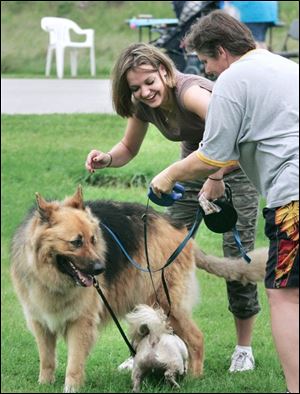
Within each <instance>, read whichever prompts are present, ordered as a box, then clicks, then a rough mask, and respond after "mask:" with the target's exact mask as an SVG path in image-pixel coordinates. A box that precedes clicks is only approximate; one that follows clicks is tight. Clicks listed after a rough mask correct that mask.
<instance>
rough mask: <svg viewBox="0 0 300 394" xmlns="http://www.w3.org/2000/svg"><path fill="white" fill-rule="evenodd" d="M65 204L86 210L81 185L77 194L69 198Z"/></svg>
mask: <svg viewBox="0 0 300 394" xmlns="http://www.w3.org/2000/svg"><path fill="white" fill-rule="evenodd" d="M64 204H65V205H68V206H70V207H72V208H77V209H84V202H83V193H82V186H81V185H78V188H77V190H76V192H75V194H74V195H73V196H72V197H69V198H67V199H66V200H65V201H64Z"/></svg>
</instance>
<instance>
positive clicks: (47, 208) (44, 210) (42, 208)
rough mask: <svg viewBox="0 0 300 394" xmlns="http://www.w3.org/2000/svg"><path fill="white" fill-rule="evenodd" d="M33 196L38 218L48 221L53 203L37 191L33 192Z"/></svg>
mask: <svg viewBox="0 0 300 394" xmlns="http://www.w3.org/2000/svg"><path fill="white" fill-rule="evenodd" d="M35 198H36V202H37V208H38V213H39V215H40V218H41V219H42V221H45V222H49V219H50V216H51V212H52V210H53V204H51V203H49V202H47V201H46V200H45V199H44V198H43V197H42V196H41V195H40V194H39V193H35Z"/></svg>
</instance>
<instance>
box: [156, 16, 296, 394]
mask: <svg viewBox="0 0 300 394" xmlns="http://www.w3.org/2000/svg"><path fill="white" fill-rule="evenodd" d="M186 42H187V45H188V47H189V48H190V50H193V51H196V52H197V54H198V56H199V58H200V60H201V61H203V62H204V64H205V68H206V71H207V72H210V73H215V74H217V75H219V77H218V79H217V82H216V83H215V85H214V90H213V94H212V99H211V102H210V106H209V110H208V114H207V118H206V124H205V132H204V137H203V141H202V142H201V144H200V146H199V149H198V151H195V152H193V153H192V154H190V155H189V156H188V157H187V158H185V159H183V160H181V161H179V162H177V163H174V164H172V165H171V166H169V167H168V168H166V169H165V170H164V171H162V172H161V173H160V174H158V175H157V176H156V177H155V178H154V179H153V180H152V183H151V185H152V189H153V191H154V192H155V193H156V194H157V195H158V196H160V194H161V193H169V192H170V191H171V190H172V188H173V186H174V184H175V182H176V181H179V182H182V181H187V180H192V179H199V178H200V177H202V178H205V177H207V176H209V175H210V174H211V173H213V172H215V171H216V170H217V169H218V168H226V166H228V165H230V166H231V165H233V164H234V163H236V162H237V161H238V162H239V163H240V165H241V167H242V168H243V170H244V172H245V173H246V175H247V176H248V177H249V179H250V180H251V181H252V182H253V184H254V185H255V187H256V188H257V190H258V191H259V192H260V193H261V194H262V195H263V196H264V197H265V198H266V208H264V210H263V214H264V218H265V233H266V235H267V236H268V238H269V240H270V243H269V258H268V261H267V267H266V276H265V287H266V292H267V295H268V300H269V305H270V311H271V326H272V334H273V338H274V341H275V345H276V349H277V352H278V355H279V359H280V362H281V365H282V368H283V372H284V375H285V379H286V383H287V387H288V391H287V392H292V393H299V243H298V242H299V88H298V86H299V69H298V64H296V63H294V62H293V61H291V60H288V59H285V58H283V57H281V56H278V55H275V54H273V53H271V52H269V51H267V50H264V49H255V50H253V45H254V42H253V37H252V35H251V33H250V31H249V29H248V28H247V27H246V26H245V25H244V24H242V23H240V22H239V21H237V20H236V19H235V18H232V17H231V16H229V15H227V14H226V13H224V12H222V11H214V12H212V13H211V14H209V15H208V16H206V17H204V18H202V19H201V20H199V22H197V24H195V25H194V27H193V29H192V31H191V33H190V35H189V37H188V38H187V40H186Z"/></svg>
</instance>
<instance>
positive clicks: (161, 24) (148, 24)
mask: <svg viewBox="0 0 300 394" xmlns="http://www.w3.org/2000/svg"><path fill="white" fill-rule="evenodd" d="M126 23H127V24H128V25H129V27H130V28H131V29H138V33H139V41H142V40H143V29H148V41H149V42H150V41H151V38H152V32H153V31H154V30H155V29H157V31H158V29H163V28H165V27H175V26H177V25H178V19H177V18H144V17H142V18H141V17H138V18H131V19H127V20H126Z"/></svg>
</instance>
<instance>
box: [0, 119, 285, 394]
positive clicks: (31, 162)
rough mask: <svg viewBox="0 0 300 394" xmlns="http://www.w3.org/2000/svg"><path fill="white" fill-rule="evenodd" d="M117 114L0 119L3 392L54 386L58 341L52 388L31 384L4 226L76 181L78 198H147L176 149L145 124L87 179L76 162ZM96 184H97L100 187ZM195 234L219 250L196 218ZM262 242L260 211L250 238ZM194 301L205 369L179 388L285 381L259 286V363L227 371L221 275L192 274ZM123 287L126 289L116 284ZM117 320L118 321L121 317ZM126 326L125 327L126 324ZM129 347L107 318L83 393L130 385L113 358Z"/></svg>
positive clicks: (153, 389) (249, 389) (61, 357)
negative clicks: (119, 156)
mask: <svg viewBox="0 0 300 394" xmlns="http://www.w3.org/2000/svg"><path fill="white" fill-rule="evenodd" d="M124 125H125V121H124V120H122V119H120V118H117V117H115V116H107V115H50V116H44V115H43V116H38V115H36V116H3V117H2V145H1V150H2V156H1V157H2V162H1V164H2V166H1V168H2V173H1V175H2V204H1V211H2V222H1V246H2V247H1V310H2V316H1V319H2V320H1V322H2V324H1V392H3V393H4V392H6V393H12V392H20V393H21V392H29V393H30V392H32V393H33V392H34V393H56V392H57V393H58V392H61V390H62V387H63V383H64V374H65V367H66V346H65V344H64V343H63V341H60V342H59V347H58V353H57V359H58V368H57V379H56V383H55V384H54V385H53V386H50V385H46V386H39V385H38V383H37V379H38V369H39V360H38V353H37V349H36V345H35V342H34V338H33V336H32V335H31V334H30V333H29V331H28V330H27V328H26V324H25V320H24V317H23V313H22V310H21V307H20V304H19V302H18V301H17V298H16V296H15V293H14V291H13V289H12V285H11V281H10V275H9V245H10V240H11V237H12V234H13V232H14V230H15V229H16V227H17V225H18V224H19V223H20V221H21V220H22V218H23V217H24V215H25V213H26V211H27V209H28V208H29V207H30V206H31V205H32V204H33V203H34V193H35V192H36V191H38V192H39V193H41V194H42V195H43V196H44V197H46V198H57V199H62V198H64V197H65V196H66V195H70V194H73V192H74V191H75V189H76V187H77V185H78V184H79V183H81V184H82V185H83V191H84V196H85V198H86V199H96V198H100V199H116V200H123V201H137V202H140V203H146V202H147V198H146V187H145V185H146V184H147V183H148V182H149V181H150V180H151V178H152V177H153V176H154V175H155V174H156V173H158V172H159V171H160V170H162V169H163V168H164V167H165V166H167V165H168V164H170V163H171V162H173V161H174V160H176V159H177V158H178V156H179V146H178V145H177V144H175V143H171V142H168V141H166V140H165V139H164V138H163V137H162V136H160V134H159V133H158V132H157V131H156V129H155V128H154V127H152V128H151V129H150V131H149V135H148V136H147V138H146V141H145V143H144V144H143V147H142V150H141V152H140V154H139V155H138V157H137V158H136V159H135V160H134V161H133V162H132V163H130V164H129V165H128V166H126V167H125V168H122V169H107V170H102V171H100V172H98V173H96V175H93V178H92V179H89V177H88V175H87V173H86V171H85V169H84V162H85V158H86V155H87V153H88V152H89V151H90V149H92V148H99V149H102V150H107V149H109V148H110V147H111V146H112V145H113V144H115V143H116V142H117V141H118V140H119V138H120V137H121V135H122V134H123V129H124ZM100 184H102V185H103V186H99V185H100ZM197 242H199V244H201V247H202V249H203V250H204V251H206V252H208V253H214V254H217V255H221V254H222V250H221V236H219V235H217V234H214V233H211V232H209V231H208V230H207V229H206V228H205V226H202V227H201V229H200V232H199V234H198V235H197ZM264 245H267V240H266V238H265V237H264V235H263V219H262V217H261V216H260V218H259V226H258V231H257V246H264ZM197 275H198V278H199V283H200V288H201V297H200V298H201V301H200V303H199V305H198V306H197V308H196V309H195V311H194V318H195V320H196V322H197V324H198V325H199V327H200V328H201V329H202V330H203V332H204V336H205V353H206V356H205V374H204V377H203V378H202V379H194V378H191V377H188V378H186V379H185V380H184V381H183V382H182V387H181V390H180V392H186V393H187V392H194V393H201V392H203V393H241V392H243V393H278V392H284V390H285V384H284V379H283V375H282V372H281V368H280V366H279V363H278V360H277V355H276V352H275V349H274V345H273V341H272V335H271V329H270V321H269V309H268V304H267V300H266V296H265V291H264V287H263V285H262V284H259V296H260V302H261V306H262V311H261V313H260V314H259V315H258V317H257V322H256V326H255V331H254V338H253V350H254V355H255V358H256V363H257V367H256V369H255V370H254V371H251V372H248V373H242V374H235V375H232V374H229V373H228V371H227V370H228V367H229V364H230V356H231V354H232V352H233V349H234V346H235V331H234V323H233V319H232V317H231V314H230V313H229V312H228V310H227V298H226V289H225V282H224V281H223V280H222V279H218V278H216V277H213V276H210V275H208V274H207V273H205V272H200V271H198V273H197ZM124 291H126V289H124ZM122 323H124V322H122ZM125 328H126V327H125ZM127 356H128V350H127V347H126V345H125V343H124V342H123V340H122V338H121V336H120V334H119V332H118V331H117V328H116V327H115V326H114V325H113V324H110V325H109V326H108V327H107V328H106V329H104V330H103V332H102V333H101V335H100V337H99V339H98V342H97V344H96V346H95V348H94V349H93V351H92V353H91V355H90V357H89V359H88V362H87V366H86V385H85V386H84V387H83V388H82V391H81V392H85V393H99V392H100V393H106V392H120V393H121V392H122V393H124V392H130V391H131V380H130V374H129V373H123V374H120V373H118V372H117V370H116V368H117V366H118V365H119V364H120V363H121V362H122V361H124V359H125V358H126V357H127ZM143 391H144V392H148V393H158V392H168V391H169V387H168V386H165V385H159V384H157V382H154V381H152V380H147V381H146V382H145V384H144V385H143Z"/></svg>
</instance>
